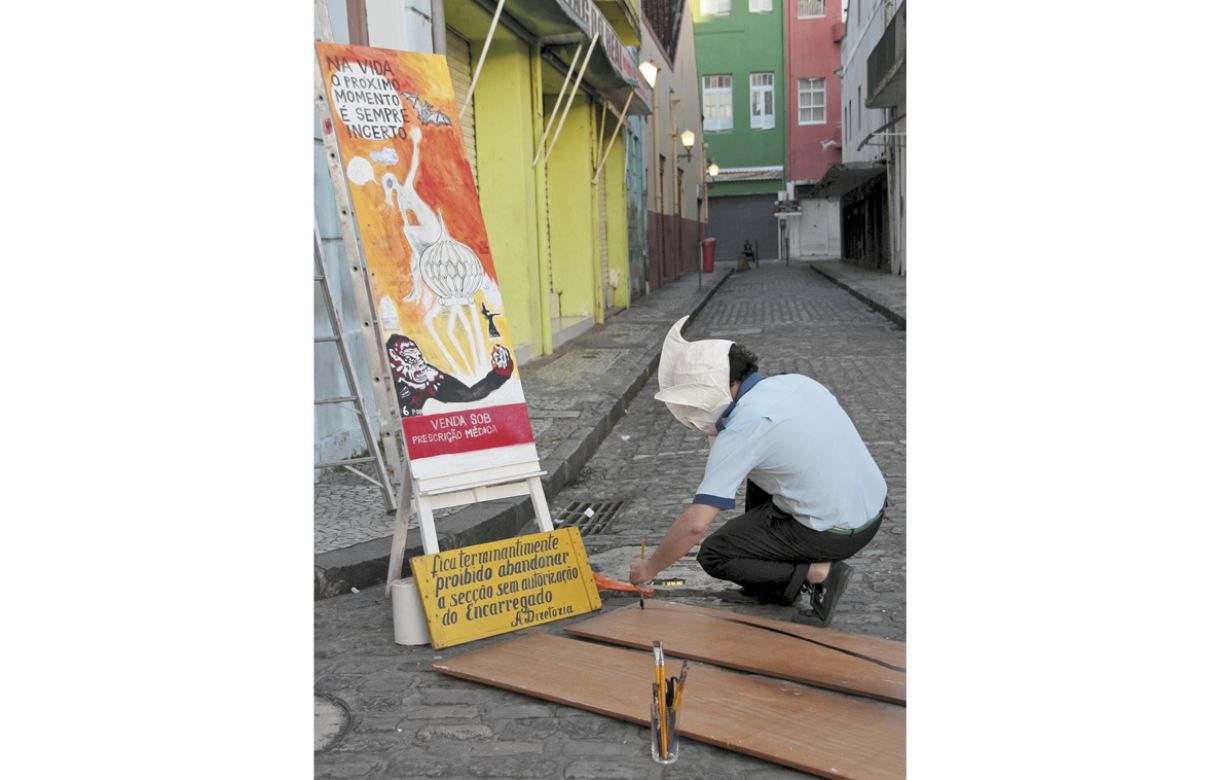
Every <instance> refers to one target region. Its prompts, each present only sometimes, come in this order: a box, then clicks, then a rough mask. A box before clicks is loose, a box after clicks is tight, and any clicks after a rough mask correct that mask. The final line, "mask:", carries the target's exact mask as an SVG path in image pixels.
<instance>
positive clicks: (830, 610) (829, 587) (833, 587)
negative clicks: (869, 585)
mask: <svg viewBox="0 0 1220 780" xmlns="http://www.w3.org/2000/svg"><path fill="white" fill-rule="evenodd" d="M851 572H852V568H851V567H850V566H848V565H847V564H846V563H844V562H843V561H835V562H834V563H832V564H830V574H828V575H826V579H825V580H823V581H822V582H819V583H818V584H817V585H814V586H813V589H812V590H811V591H810V593H809V607H810V608H811V609H812V610H813V617H815V618H817V621H818V622H819V623H820V624H821V625H823V626H829V625H830V621H831V620H833V619H834V616H835V607H837V606H838V605H839V597H840V596H842V595H843V591H844V590H846V589H847V581H848V580H850V579H851Z"/></svg>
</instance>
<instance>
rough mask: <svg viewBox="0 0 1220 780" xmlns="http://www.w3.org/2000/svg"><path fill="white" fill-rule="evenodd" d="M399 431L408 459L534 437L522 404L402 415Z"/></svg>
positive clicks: (493, 445) (451, 453) (522, 442)
mask: <svg viewBox="0 0 1220 780" xmlns="http://www.w3.org/2000/svg"><path fill="white" fill-rule="evenodd" d="M402 432H403V436H404V438H406V440H407V452H408V454H409V455H410V456H411V458H412V459H418V458H432V457H435V456H437V455H453V454H455V453H459V452H473V451H475V450H489V449H493V448H495V447H508V446H510V445H513V444H529V443H530V442H532V441H533V440H534V432H533V431H532V430H531V429H530V418H529V412H528V410H527V409H526V408H525V404H505V405H503V406H486V407H483V408H482V409H468V410H466V411H464V412H450V413H448V414H429V415H425V416H421V417H406V418H403V421H402Z"/></svg>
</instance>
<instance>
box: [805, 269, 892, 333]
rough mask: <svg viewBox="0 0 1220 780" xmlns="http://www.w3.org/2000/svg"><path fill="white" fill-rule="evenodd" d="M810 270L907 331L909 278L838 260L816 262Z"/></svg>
mask: <svg viewBox="0 0 1220 780" xmlns="http://www.w3.org/2000/svg"><path fill="white" fill-rule="evenodd" d="M809 267H810V268H812V269H813V270H814V271H817V272H818V273H820V274H821V275H822V276H825V277H826V278H827V279H829V280H830V281H832V282H834V283H835V284H837V285H839V286H840V287H842V288H843V289H845V290H847V291H848V292H849V293H851V294H852V295H854V296H856V297H857V298H859V299H860V300H862V301H864V302H865V303H867V304H868V305H869V306H871V307H873V308H874V309H876V310H877V311H879V312H881V313H882V314H884V315H885V316H886V317H888V318H889V319H890V320H891V321H893V322H894V323H896V324H897V325H898V326H899V327H901V328H902V329H903V330H906V327H907V279H906V277H905V276H899V275H898V274H891V273H886V272H884V271H874V270H873V269H871V268H861V267H859V266H855V265H848V264H847V263H842V262H839V261H838V260H815V261H813V262H811V263H810V264H809Z"/></svg>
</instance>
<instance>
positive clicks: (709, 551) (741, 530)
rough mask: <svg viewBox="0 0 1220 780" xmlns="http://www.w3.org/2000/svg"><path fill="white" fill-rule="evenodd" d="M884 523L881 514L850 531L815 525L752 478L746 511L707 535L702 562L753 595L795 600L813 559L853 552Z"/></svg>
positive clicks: (843, 556) (839, 557)
mask: <svg viewBox="0 0 1220 780" xmlns="http://www.w3.org/2000/svg"><path fill="white" fill-rule="evenodd" d="M881 523H882V520H878V521H876V522H874V523H873V524H872V525H870V526H869V527H868V528H865V529H864V530H863V531H859V532H857V533H854V534H852V535H850V536H848V535H847V534H836V533H831V532H829V531H814V530H813V529H811V528H807V527H805V526H803V525H801V524H800V523H798V522H797V521H796V520H795V519H794V518H793V517H792V515H790V514H788V513H787V512H785V511H783V510H781V509H779V508H778V507H776V506H775V504H774V503H772V501H771V495H770V494H769V493H767V492H766V491H764V490H762V489H761V488H759V487H758V486H757V485H755V484H754V483H753V482H747V483H746V512H745V514H743V515H741V516H739V517H735V518H733V519H732V520H730V521H728V522H727V523H725V524H724V525H723V526H721V527H720V529H719V530H718V531H716V532H715V533H714V534H712V535H711V536H709V537H708V538H707V539H706V540H704V542H703V544H702V545H700V547H699V558H698V560H699V565H700V566H702V567H703V570H704V571H706V572H707V573H708V574H710V575H712V576H713V577H716V578H717V579H721V580H730V581H732V582H735V583H737V584H738V585H741V586H742V587H743V588H744V589H745V590H746V592H747V593H749V594H750V595H753V596H757V597H759V598H761V599H763V600H766V601H778V602H780V603H784V604H791V603H792V602H793V601H794V600H795V599H796V597H797V595H798V594H799V593H800V590H801V585H803V584H804V583H805V576H806V575H807V574H808V573H809V564H811V563H824V562H827V561H841V560H844V559H846V558H850V557H851V556H853V555H855V554H856V553H858V552H859V551H860V550H861V549H863V548H864V546H865V545H866V544H868V543H869V542H870V541H871V540H872V538H873V537H874V536H875V535H876V534H877V529H878V528H880V527H881Z"/></svg>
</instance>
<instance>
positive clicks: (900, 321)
mask: <svg viewBox="0 0 1220 780" xmlns="http://www.w3.org/2000/svg"><path fill="white" fill-rule="evenodd" d="M809 268H810V269H811V270H813V271H815V272H817V273H819V274H821V275H822V276H824V277H826V278H827V279H829V280H830V281H832V282H834V283H835V284H837V285H839V286H840V287H842V288H843V289H844V290H847V291H848V292H849V293H851V294H852V295H853V296H855V297H856V298H859V299H860V300H861V301H863V302H864V303H866V304H868V305H869V306H870V307H872V309H873V310H875V311H876V312H878V313H879V314H881V315H882V316H884V317H885V318H886V319H888V320H890V321H891V322H893V323H894V324H895V325H897V326H898V327H900V328H902V329H903V330H906V329H907V318H906V317H904V316H903V315H901V314H899V313H898V312H896V311H894V310H893V309H891V308H890V307H888V306H886V305H885V304H883V303H880V302H878V301H875V300H873V299H872V298H870V297H868V295H866V294H865V293H863V292H861V291H860V290H857V289H856V288H855V287H852V286H851V285H850V284H848V283H847V282H845V281H844V280H842V279H839V278H838V277H836V276H834V275H833V274H830V273H827V272H826V271H823V270H822V269H821V268H818V267H817V263H810V264H809Z"/></svg>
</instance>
